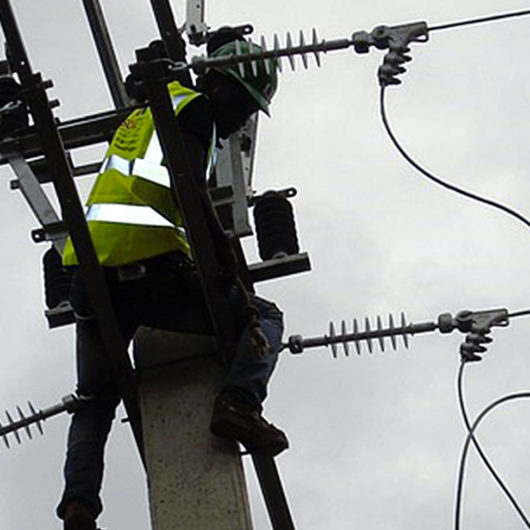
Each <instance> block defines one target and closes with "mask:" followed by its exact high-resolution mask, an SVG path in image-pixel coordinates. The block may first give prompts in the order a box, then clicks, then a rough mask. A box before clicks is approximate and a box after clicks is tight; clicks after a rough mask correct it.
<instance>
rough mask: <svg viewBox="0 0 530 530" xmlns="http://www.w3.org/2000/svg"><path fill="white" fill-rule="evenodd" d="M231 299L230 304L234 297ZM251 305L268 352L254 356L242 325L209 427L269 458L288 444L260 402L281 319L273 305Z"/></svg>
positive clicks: (257, 301) (276, 348)
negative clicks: (265, 414) (257, 317)
mask: <svg viewBox="0 0 530 530" xmlns="http://www.w3.org/2000/svg"><path fill="white" fill-rule="evenodd" d="M231 298H232V302H234V295H232V297H231ZM235 301H236V302H237V299H236V300H235ZM253 303H254V304H255V306H256V307H257V309H258V313H259V322H260V328H261V331H262V333H263V334H264V335H265V337H266V339H267V342H268V343H269V350H268V352H267V353H266V354H265V355H261V356H260V355H259V354H258V352H257V351H256V349H255V348H254V347H253V345H252V342H251V338H250V333H249V329H248V325H246V326H245V327H244V329H243V331H242V333H241V335H240V339H239V343H238V347H237V350H236V353H235V357H234V359H233V361H232V363H231V366H230V368H229V370H228V374H227V377H226V381H225V386H224V388H223V389H222V390H221V393H220V394H219V396H218V397H217V399H216V401H215V405H214V411H213V414H212V420H211V424H210V428H211V430H212V432H213V433H214V434H217V435H218V436H221V437H223V438H229V439H233V440H237V441H238V442H241V443H242V444H243V445H244V446H245V448H246V449H247V450H248V451H251V452H256V451H260V452H264V453H265V452H266V453H268V454H270V455H271V456H273V455H276V454H278V453H280V452H282V451H283V450H285V449H287V447H288V446H289V442H288V441H287V437H286V436H285V434H284V433H283V432H282V431H281V430H280V429H278V428H276V427H275V426H274V425H272V424H270V423H268V422H267V421H266V420H265V419H264V418H263V416H262V415H261V411H262V406H261V403H262V402H263V400H264V399H265V397H266V396H267V384H268V382H269V379H270V377H271V375H272V372H273V370H274V367H275V365H276V361H277V359H278V352H279V349H280V344H281V336H282V332H283V319H282V313H281V312H280V310H279V309H278V308H277V307H276V306H275V305H274V304H273V303H271V302H267V301H266V300H263V299H260V298H255V299H254V300H253ZM240 306H241V304H237V305H236V306H235V310H236V316H239V315H238V313H239V311H238V310H237V308H238V307H240ZM238 320H239V318H238Z"/></svg>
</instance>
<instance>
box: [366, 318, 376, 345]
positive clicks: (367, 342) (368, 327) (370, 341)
mask: <svg viewBox="0 0 530 530" xmlns="http://www.w3.org/2000/svg"><path fill="white" fill-rule="evenodd" d="M364 328H365V331H366V332H367V333H370V331H372V330H371V329H370V320H369V319H368V317H366V318H365V319H364ZM366 344H368V351H369V352H370V353H373V351H374V348H373V346H372V339H370V338H368V339H366Z"/></svg>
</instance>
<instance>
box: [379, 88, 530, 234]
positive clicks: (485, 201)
mask: <svg viewBox="0 0 530 530" xmlns="http://www.w3.org/2000/svg"><path fill="white" fill-rule="evenodd" d="M379 106H380V112H381V119H382V121H383V125H384V128H385V131H386V132H387V134H388V136H389V138H390V140H391V141H392V143H393V144H394V146H395V147H396V149H397V150H398V151H399V153H400V154H401V156H402V157H403V158H404V159H405V160H406V161H407V162H408V163H409V164H410V165H411V166H413V167H414V168H415V169H416V170H417V171H419V172H420V173H421V174H422V175H424V176H425V177H426V178H428V179H429V180H431V181H432V182H434V183H435V184H438V185H439V186H442V187H444V188H446V189H448V190H450V191H453V192H455V193H458V194H460V195H463V196H464V197H467V198H468V199H472V200H474V201H478V202H481V203H483V204H487V205H488V206H492V207H493V208H497V209H498V210H501V211H502V212H504V213H506V214H508V215H510V216H512V217H515V218H516V219H517V220H519V221H521V222H522V223H523V224H525V225H526V226H527V227H528V228H530V221H529V220H528V219H527V218H526V217H525V216H524V215H522V214H520V213H519V212H517V211H516V210H513V209H512V208H509V207H508V206H505V205H504V204H501V203H499V202H497V201H494V200H492V199H487V198H485V197H482V196H480V195H476V194H475V193H471V192H470V191H466V190H464V189H462V188H459V187H458V186H455V185H453V184H451V183H449V182H446V181H444V180H442V179H440V178H439V177H436V176H435V175H433V174H432V173H431V172H429V171H427V170H426V169H425V168H424V167H422V166H421V165H420V164H419V163H418V162H416V161H415V160H414V159H413V158H412V157H411V156H410V155H409V154H408V153H407V151H405V148H404V147H402V145H401V144H400V143H399V141H398V139H397V138H396V136H395V135H394V133H393V132H392V129H391V128H390V124H389V121H388V118H387V115H386V109H385V87H384V86H383V87H381V91H380V98H379Z"/></svg>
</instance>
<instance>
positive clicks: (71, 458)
mask: <svg viewBox="0 0 530 530" xmlns="http://www.w3.org/2000/svg"><path fill="white" fill-rule="evenodd" d="M109 287H111V290H112V285H109ZM71 302H72V306H73V308H74V312H75V313H76V319H77V324H76V365H77V380H78V386H77V392H78V393H79V394H80V395H82V396H92V397H93V399H92V400H90V401H88V402H87V403H86V404H84V405H83V407H82V408H80V409H79V410H78V411H77V412H75V413H74V415H73V417H72V422H71V425H70V430H69V434H68V440H67V453H66V461H65V466H64V478H65V488H64V492H63V497H62V499H61V502H60V504H59V506H58V508H57V514H58V516H59V517H60V518H64V517H65V511H66V510H67V509H68V506H71V505H72V501H77V503H81V504H82V505H84V506H86V507H88V508H89V510H90V511H91V512H92V514H93V515H94V518H95V517H97V515H99V513H100V512H101V510H102V504H101V500H100V497H99V491H100V488H101V482H102V478H103V467H104V465H103V453H104V448H105V443H106V441H107V437H108V433H109V431H110V428H111V425H112V421H113V419H114V414H115V410H116V407H117V405H118V403H119V401H120V395H119V390H118V387H117V385H116V384H115V382H114V378H113V375H112V374H113V370H112V367H111V365H110V362H109V361H108V359H107V356H106V353H105V348H104V346H103V341H102V338H101V335H100V332H99V328H98V324H97V321H96V319H95V317H94V314H93V311H92V308H91V307H90V303H89V301H88V297H87V293H86V291H85V289H84V286H83V282H82V280H81V278H79V277H78V276H77V274H75V275H74V278H73V281H72V288H71ZM120 328H121V331H122V333H123V334H124V340H126V341H128V340H130V337H131V336H132V333H133V331H134V330H133V327H132V324H129V325H128V324H126V323H125V321H124V320H123V318H122V319H121V321H120ZM65 522H66V521H65Z"/></svg>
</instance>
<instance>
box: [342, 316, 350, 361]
mask: <svg viewBox="0 0 530 530" xmlns="http://www.w3.org/2000/svg"><path fill="white" fill-rule="evenodd" d="M346 333H347V329H346V321H345V320H343V321H342V323H341V334H342V336H343V337H345V336H346ZM342 346H343V348H344V355H346V357H349V356H350V346H349V343H348V341H347V340H345V341H344V342H343V343H342Z"/></svg>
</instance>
